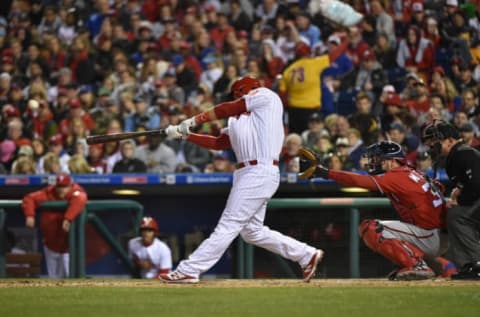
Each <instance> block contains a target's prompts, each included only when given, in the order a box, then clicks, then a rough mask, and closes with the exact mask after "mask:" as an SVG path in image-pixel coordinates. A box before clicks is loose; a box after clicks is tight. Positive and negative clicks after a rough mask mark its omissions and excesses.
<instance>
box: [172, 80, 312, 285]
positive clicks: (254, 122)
mask: <svg viewBox="0 0 480 317" xmlns="http://www.w3.org/2000/svg"><path fill="white" fill-rule="evenodd" d="M243 98H245V104H246V108H247V111H248V112H247V113H244V114H241V115H239V116H237V117H230V118H229V119H228V127H227V128H225V129H224V130H223V133H225V134H228V136H229V139H230V143H231V145H232V149H233V151H234V152H235V155H236V157H237V160H238V162H241V163H244V164H245V167H243V168H239V169H237V170H236V171H235V172H234V174H233V185H232V189H231V191H230V194H229V197H228V200H227V205H226V206H225V209H224V211H223V213H222V216H221V218H220V220H219V222H218V224H217V226H216V228H215V230H214V231H213V233H212V234H211V235H210V237H209V238H208V239H206V240H205V241H203V242H202V244H201V245H200V246H199V247H198V248H197V249H196V250H195V251H194V252H193V253H192V254H191V255H190V257H189V258H188V259H187V260H183V261H182V262H180V264H179V265H178V267H177V271H179V272H181V273H183V274H186V275H190V276H192V277H198V276H199V275H200V274H201V273H203V272H205V271H207V270H208V269H210V268H211V267H212V266H213V265H214V264H215V263H216V262H217V261H218V260H219V259H220V257H221V256H222V255H223V253H224V252H225V250H226V249H227V248H228V246H229V245H230V244H231V242H232V241H233V240H234V239H235V238H236V237H237V236H238V234H240V235H241V237H242V238H243V239H244V240H245V241H246V242H247V243H251V244H254V245H256V246H259V247H262V248H264V249H267V250H269V251H271V252H273V253H276V254H279V255H281V256H283V257H284V258H287V259H289V260H291V261H295V262H298V263H299V264H300V266H301V267H302V268H303V267H305V266H307V265H308V262H309V261H310V259H311V258H312V256H313V255H314V253H315V251H316V249H315V248H313V247H311V246H308V245H307V244H305V243H302V242H299V241H297V240H295V239H293V238H291V237H288V236H285V235H283V234H281V233H279V232H277V231H274V230H271V229H269V228H268V227H267V226H264V225H263V221H264V219H265V212H266V207H267V202H268V201H269V199H270V198H271V197H272V196H273V195H274V194H275V192H276V190H277V188H278V186H279V183H280V172H279V169H278V161H277V160H278V158H279V155H280V151H281V149H282V146H283V139H284V136H285V135H284V132H283V131H284V130H283V122H282V115H283V105H282V102H281V100H280V98H279V97H278V95H277V94H276V93H274V92H273V91H272V90H270V89H267V88H263V87H262V88H258V89H254V90H252V91H250V93H249V94H248V95H245V96H244V97H243ZM252 161H256V164H255V163H253V164H252ZM274 162H276V163H277V164H275V163H274Z"/></svg>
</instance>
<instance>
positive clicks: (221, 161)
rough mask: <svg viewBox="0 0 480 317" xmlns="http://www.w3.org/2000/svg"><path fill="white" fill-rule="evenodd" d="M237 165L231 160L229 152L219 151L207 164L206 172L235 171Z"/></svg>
mask: <svg viewBox="0 0 480 317" xmlns="http://www.w3.org/2000/svg"><path fill="white" fill-rule="evenodd" d="M234 170H235V166H234V165H233V164H232V162H231V161H230V158H229V155H228V152H226V151H217V152H216V153H215V154H214V155H213V159H212V162H211V163H209V164H207V165H206V166H205V168H204V170H203V172H204V173H233V171H234Z"/></svg>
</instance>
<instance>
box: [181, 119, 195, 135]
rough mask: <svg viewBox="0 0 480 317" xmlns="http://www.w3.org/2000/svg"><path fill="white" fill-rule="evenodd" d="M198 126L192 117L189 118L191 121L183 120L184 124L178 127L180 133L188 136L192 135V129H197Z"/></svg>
mask: <svg viewBox="0 0 480 317" xmlns="http://www.w3.org/2000/svg"><path fill="white" fill-rule="evenodd" d="M196 125H197V123H196V122H195V118H194V117H192V118H189V119H186V120H183V121H182V122H180V124H179V125H178V131H179V132H180V133H181V134H182V135H183V136H187V135H189V134H190V129H191V128H193V127H195V126H196Z"/></svg>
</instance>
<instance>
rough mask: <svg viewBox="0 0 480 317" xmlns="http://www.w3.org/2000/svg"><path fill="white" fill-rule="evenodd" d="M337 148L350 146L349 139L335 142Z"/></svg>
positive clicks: (339, 139) (340, 139)
mask: <svg viewBox="0 0 480 317" xmlns="http://www.w3.org/2000/svg"><path fill="white" fill-rule="evenodd" d="M335 145H336V146H349V143H348V139H347V138H338V139H337V141H336V142H335Z"/></svg>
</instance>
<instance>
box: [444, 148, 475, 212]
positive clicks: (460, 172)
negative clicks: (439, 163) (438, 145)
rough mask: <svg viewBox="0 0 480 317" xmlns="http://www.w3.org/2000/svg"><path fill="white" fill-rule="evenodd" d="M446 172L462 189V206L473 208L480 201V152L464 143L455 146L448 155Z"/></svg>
mask: <svg viewBox="0 0 480 317" xmlns="http://www.w3.org/2000/svg"><path fill="white" fill-rule="evenodd" d="M445 169H446V172H447V175H448V178H449V179H450V181H451V182H452V183H453V184H454V185H455V186H457V187H458V188H460V189H461V190H462V191H461V194H460V196H459V197H458V199H457V201H458V204H459V205H460V206H471V205H473V204H474V202H475V201H477V200H478V199H480V152H479V151H477V150H476V149H474V148H472V147H470V146H468V145H465V144H463V143H457V144H455V145H454V146H453V147H452V149H451V150H450V153H448V155H447V160H446V167H445Z"/></svg>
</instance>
